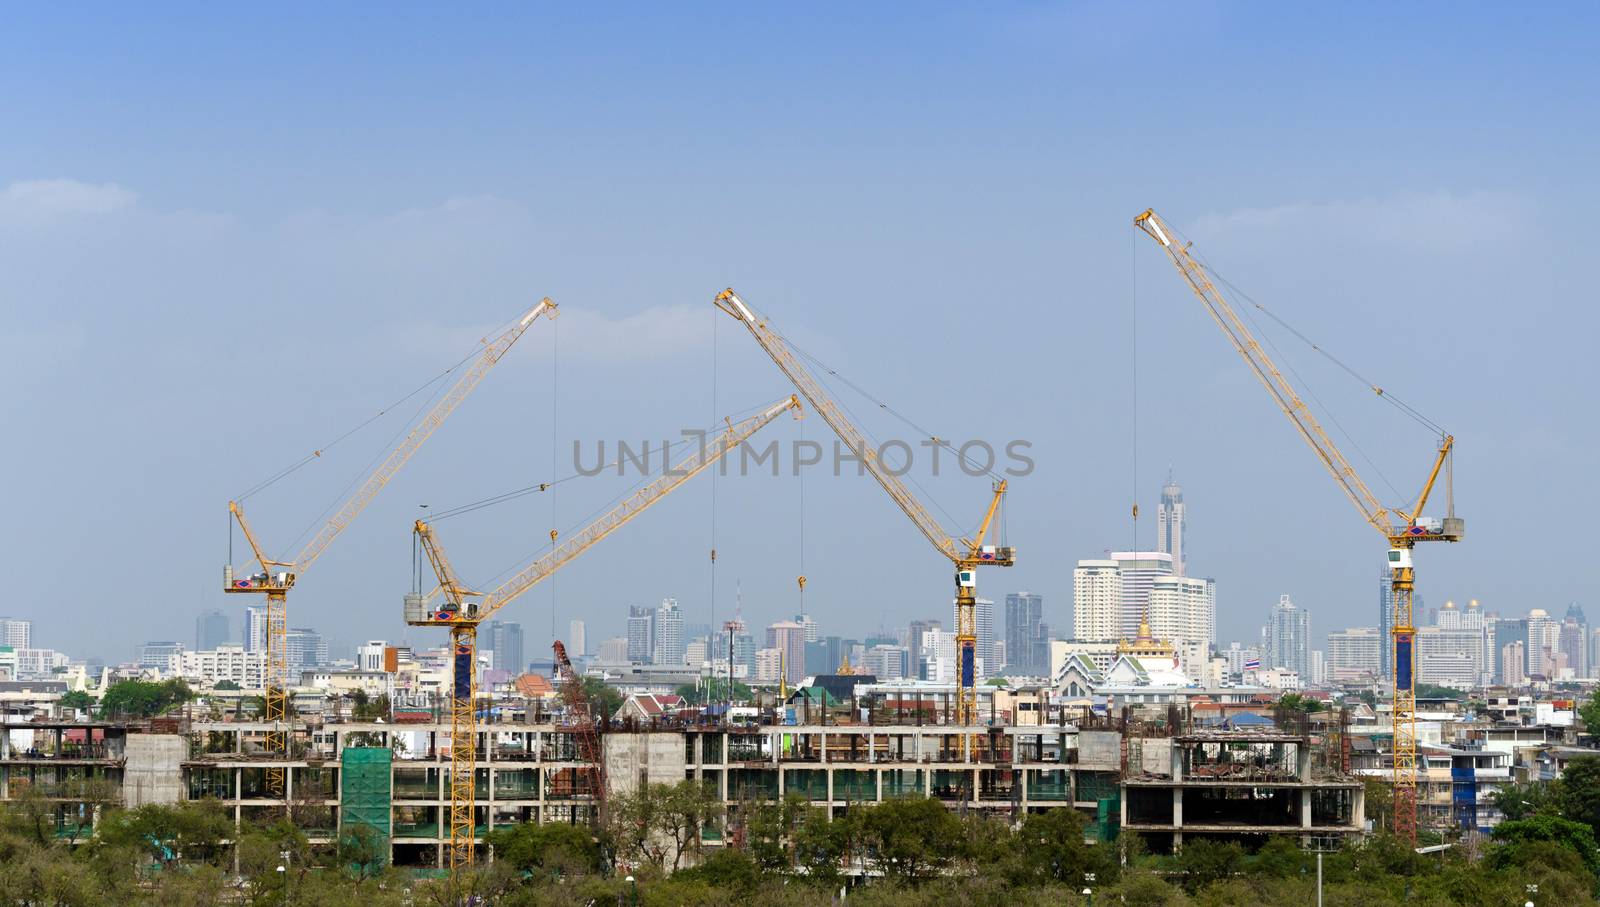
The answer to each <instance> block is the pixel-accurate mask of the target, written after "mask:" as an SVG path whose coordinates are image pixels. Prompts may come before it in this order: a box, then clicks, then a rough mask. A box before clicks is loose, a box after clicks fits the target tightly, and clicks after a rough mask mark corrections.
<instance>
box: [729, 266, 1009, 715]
mask: <svg viewBox="0 0 1600 907" xmlns="http://www.w3.org/2000/svg"><path fill="white" fill-rule="evenodd" d="M715 303H716V306H717V308H719V309H721V310H723V311H724V312H727V313H728V314H729V315H732V316H733V317H734V318H735V319H737V320H738V321H739V323H740V324H743V325H744V326H745V327H746V328H747V329H749V331H750V336H752V337H754V338H755V339H756V342H757V343H759V344H761V348H762V349H763V350H765V351H766V353H767V355H768V356H769V357H771V359H772V361H773V362H774V363H776V364H777V366H778V368H779V369H780V370H781V371H782V372H783V373H784V374H785V375H788V376H789V380H790V381H791V382H793V383H794V386H795V388H796V389H798V390H799V391H800V394H801V395H802V396H804V397H805V398H806V400H807V402H809V403H810V404H811V408H812V409H814V410H816V411H817V413H818V414H819V415H820V416H822V421H824V422H826V423H828V427H830V428H832V429H833V432H834V434H836V435H838V436H839V440H841V441H843V442H844V444H845V446H846V447H848V448H850V453H851V454H852V455H854V456H856V457H858V458H859V459H860V462H861V463H862V464H863V465H864V466H865V467H866V469H867V471H868V472H869V473H871V474H872V477H873V478H874V479H876V480H877V482H878V485H879V486H881V487H882V488H883V490H884V491H885V492H888V494H889V497H890V498H892V499H893V500H894V502H895V504H897V505H899V507H900V509H901V510H902V511H903V512H904V513H905V515H906V516H907V517H909V518H910V519H911V522H912V523H914V524H915V525H916V527H917V529H918V530H920V531H921V532H922V534H923V536H924V537H926V538H927V540H928V541H929V542H931V543H933V547H934V548H937V549H938V550H939V553H940V554H942V555H944V556H945V557H947V558H949V559H950V562H951V563H953V564H955V566H956V577H955V578H956V678H957V696H956V720H957V723H958V724H960V725H963V726H967V725H971V724H973V723H975V722H976V721H977V717H978V691H977V660H976V659H977V651H978V620H977V601H978V588H977V587H978V583H977V577H976V573H977V570H976V568H978V567H991V566H998V567H1010V566H1011V565H1012V564H1014V563H1016V560H1015V555H1016V552H1015V550H1014V549H1012V548H1011V547H1009V546H1001V545H985V544H984V538H985V537H986V536H987V535H988V534H989V527H990V525H992V524H993V523H994V517H995V513H996V512H997V511H998V510H999V508H1000V499H1001V498H1002V497H1003V496H1004V495H1005V493H1006V482H1005V480H1004V479H999V480H997V481H996V482H995V483H994V497H993V498H992V499H991V500H990V501H989V509H988V511H987V512H985V513H984V515H983V522H982V523H981V524H980V525H979V527H978V531H977V532H976V533H974V534H973V536H972V538H970V539H969V538H958V537H956V536H954V535H951V534H950V533H949V532H946V531H945V529H944V527H943V526H941V525H939V521H938V520H935V519H934V518H933V515H932V514H930V513H929V512H928V510H927V508H926V507H924V506H922V502H921V501H919V500H917V497H916V496H915V495H913V494H912V493H911V490H910V489H909V488H907V487H906V484H905V483H904V482H902V481H901V480H900V476H899V474H898V472H896V471H895V470H894V469H891V468H889V467H886V466H884V465H883V463H882V462H880V461H879V459H878V451H877V449H876V448H874V447H873V446H872V445H870V444H868V443H867V439H866V436H865V435H863V434H862V433H861V430H860V429H858V428H856V426H855V425H854V423H852V422H851V421H850V419H849V417H847V416H846V415H845V412H844V409H843V408H842V407H840V406H839V405H838V404H837V403H835V402H834V401H833V398H832V397H830V396H829V395H828V392H827V391H826V390H824V389H823V387H822V385H821V384H820V383H819V382H818V381H817V379H816V378H815V377H814V376H813V375H812V374H811V372H810V371H809V370H808V369H807V368H806V367H805V365H804V364H802V363H801V362H800V360H799V359H798V358H797V357H796V356H795V354H794V352H793V351H792V350H791V349H790V348H789V343H788V341H787V340H785V339H784V337H783V335H782V334H779V333H778V332H777V330H775V329H774V328H773V327H772V326H771V325H770V324H769V323H768V322H766V321H765V320H763V319H761V318H758V317H757V316H756V314H755V313H754V312H752V311H751V310H750V307H749V306H748V305H746V304H745V302H744V300H742V299H740V298H739V295H738V294H737V293H735V292H734V291H733V290H732V289H727V290H723V291H722V292H721V293H718V294H717V297H716V300H715ZM970 742H971V741H970V739H968V745H970Z"/></svg>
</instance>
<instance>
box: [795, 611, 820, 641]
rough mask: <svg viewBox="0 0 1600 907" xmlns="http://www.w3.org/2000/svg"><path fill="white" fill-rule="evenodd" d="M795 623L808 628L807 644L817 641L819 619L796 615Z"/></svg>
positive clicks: (807, 615) (806, 615)
mask: <svg viewBox="0 0 1600 907" xmlns="http://www.w3.org/2000/svg"><path fill="white" fill-rule="evenodd" d="M794 622H795V623H797V624H799V625H800V626H802V627H805V628H806V642H816V641H817V638H818V637H817V632H818V628H817V619H816V618H814V617H812V616H811V615H809V614H796V615H795V616H794Z"/></svg>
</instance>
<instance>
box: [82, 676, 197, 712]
mask: <svg viewBox="0 0 1600 907" xmlns="http://www.w3.org/2000/svg"><path fill="white" fill-rule="evenodd" d="M193 698H194V693H193V691H191V690H190V689H189V685H188V684H186V683H184V682H183V681H181V680H177V679H173V680H163V681H159V682H154V681H148V680H119V681H117V682H116V683H114V684H112V685H111V686H110V687H108V688H107V689H106V692H105V695H104V696H102V697H101V698H100V714H101V715H103V716H105V717H107V718H151V717H154V716H156V715H163V714H165V713H166V712H168V711H169V710H171V709H173V708H176V707H177V706H180V705H182V704H183V703H185V702H188V701H189V700H191V699H193Z"/></svg>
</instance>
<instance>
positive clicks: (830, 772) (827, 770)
mask: <svg viewBox="0 0 1600 907" xmlns="http://www.w3.org/2000/svg"><path fill="white" fill-rule="evenodd" d="M822 775H823V777H824V778H826V779H827V782H828V787H827V791H828V821H829V822H832V821H833V769H831V768H825V769H823V770H822Z"/></svg>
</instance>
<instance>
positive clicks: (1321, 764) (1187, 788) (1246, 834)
mask: <svg viewBox="0 0 1600 907" xmlns="http://www.w3.org/2000/svg"><path fill="white" fill-rule="evenodd" d="M1319 749H1320V747H1319V745H1318V743H1317V741H1316V739H1315V738H1313V737H1312V736H1311V735H1310V734H1308V733H1295V732H1294V731H1293V730H1290V731H1284V730H1278V729H1276V728H1267V729H1260V728H1254V729H1230V730H1223V729H1200V728H1186V727H1178V728H1177V729H1176V732H1175V733H1173V734H1172V736H1144V737H1137V736H1136V737H1134V738H1133V739H1131V740H1130V741H1129V753H1130V755H1129V765H1128V770H1127V773H1126V775H1125V777H1124V778H1123V781H1122V789H1123V798H1122V829H1123V831H1125V832H1136V833H1138V834H1140V835H1141V836H1142V837H1144V839H1145V841H1146V843H1147V844H1148V845H1149V847H1150V849H1151V850H1152V851H1153V852H1157V853H1167V852H1171V851H1176V850H1181V849H1182V848H1183V844H1184V841H1185V840H1188V839H1193V838H1195V837H1197V836H1205V837H1214V838H1224V839H1231V840H1239V841H1241V842H1242V843H1245V844H1246V845H1247V846H1249V847H1251V848H1252V849H1253V848H1254V847H1255V846H1258V845H1259V844H1260V843H1262V842H1264V841H1265V840H1266V839H1267V838H1268V837H1270V836H1273V835H1290V836H1294V837H1295V838H1296V839H1297V840H1299V841H1300V842H1301V843H1303V844H1307V845H1309V844H1311V843H1313V840H1314V839H1323V840H1326V839H1330V838H1331V839H1338V838H1343V837H1349V836H1355V835H1359V834H1361V833H1362V831H1363V826H1364V824H1365V814H1364V809H1365V798H1364V791H1365V788H1364V787H1363V785H1362V783H1361V781H1360V780H1359V779H1358V778H1356V777H1355V776H1353V775H1351V774H1349V773H1348V772H1347V771H1345V770H1344V769H1343V767H1342V765H1341V764H1340V762H1339V761H1337V760H1327V759H1321V758H1318V756H1319V752H1318V751H1319Z"/></svg>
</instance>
